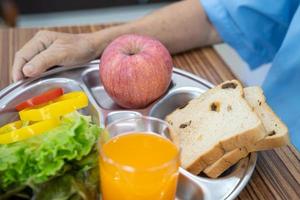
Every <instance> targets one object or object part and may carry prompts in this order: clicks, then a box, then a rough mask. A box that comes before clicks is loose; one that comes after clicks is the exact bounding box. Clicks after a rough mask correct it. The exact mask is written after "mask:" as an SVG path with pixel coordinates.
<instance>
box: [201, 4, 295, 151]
mask: <svg viewBox="0 0 300 200" xmlns="http://www.w3.org/2000/svg"><path fill="white" fill-rule="evenodd" d="M200 1H201V4H202V6H203V8H204V10H205V12H206V14H207V16H208V18H209V19H210V21H211V22H212V24H213V25H214V27H215V28H216V29H217V31H218V33H219V35H220V37H221V38H222V39H223V40H224V42H226V43H228V44H229V45H230V46H232V47H233V48H234V49H235V50H236V51H237V52H238V53H239V55H240V56H241V57H242V58H243V59H244V60H245V61H246V62H247V63H248V64H249V66H250V67H251V69H255V68H257V67H258V66H260V65H261V64H265V63H269V62H271V63H272V67H271V69H270V71H269V73H268V75H267V77H266V80H265V81H264V83H263V89H264V92H265V95H266V97H267V101H268V103H269V104H270V106H271V107H272V108H273V110H274V111H275V112H276V113H277V114H278V115H279V116H280V118H281V119H282V120H283V121H284V122H285V123H286V124H287V126H288V128H289V132H290V139H291V142H292V143H293V144H294V146H295V147H296V148H297V149H298V150H300V2H299V0H276V1H274V0H242V1H241V0H200Z"/></svg>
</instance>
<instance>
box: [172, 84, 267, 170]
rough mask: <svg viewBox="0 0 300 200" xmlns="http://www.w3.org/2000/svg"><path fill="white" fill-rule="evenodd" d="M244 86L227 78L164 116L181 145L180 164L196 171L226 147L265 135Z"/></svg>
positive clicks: (206, 164)
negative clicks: (247, 98) (182, 106)
mask: <svg viewBox="0 0 300 200" xmlns="http://www.w3.org/2000/svg"><path fill="white" fill-rule="evenodd" d="M243 96H244V94H243V87H242V85H241V84H240V83H239V82H238V81H236V80H232V81H227V82H224V83H223V84H221V85H219V86H217V87H215V88H213V89H210V90H208V91H207V92H205V93H204V94H202V95H200V96H199V97H198V98H196V99H193V100H191V101H190V102H189V103H188V104H187V105H186V106H185V107H184V108H179V109H177V110H175V111H174V112H173V113H171V114H170V115H168V116H167V117H166V121H167V122H168V123H169V124H170V125H171V127H172V129H173V132H174V133H173V136H171V137H174V139H178V140H179V142H180V144H179V145H180V148H181V164H182V167H184V168H185V169H187V170H188V171H190V172H191V173H194V174H198V173H200V172H201V171H202V170H204V169H205V168H206V167H207V166H209V165H211V164H213V163H214V162H215V161H217V160H218V159H219V158H221V157H222V156H223V155H224V154H225V152H226V151H231V150H233V149H236V148H238V147H244V146H250V145H251V144H253V143H256V142H257V141H259V140H261V139H262V138H263V137H264V134H265V130H264V128H263V126H262V123H261V120H260V119H259V117H258V116H257V115H256V113H255V112H253V110H252V108H251V107H250V106H249V104H248V103H247V101H246V100H245V99H244V97H243Z"/></svg>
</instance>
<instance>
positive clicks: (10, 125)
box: [0, 120, 23, 134]
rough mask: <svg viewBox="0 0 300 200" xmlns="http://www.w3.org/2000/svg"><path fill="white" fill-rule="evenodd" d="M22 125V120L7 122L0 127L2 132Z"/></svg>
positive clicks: (0, 132)
mask: <svg viewBox="0 0 300 200" xmlns="http://www.w3.org/2000/svg"><path fill="white" fill-rule="evenodd" d="M22 125H23V122H22V121H20V120H19V121H15V122H12V123H9V124H6V125H5V126H2V127H1V128H0V134H2V133H7V132H11V131H14V130H17V129H19V128H21V127H22Z"/></svg>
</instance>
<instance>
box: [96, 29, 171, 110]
mask: <svg viewBox="0 0 300 200" xmlns="http://www.w3.org/2000/svg"><path fill="white" fill-rule="evenodd" d="M99 67H100V79H101V81H102V83H103V86H104V89H105V90H106V92H107V93H108V95H109V96H110V97H111V98H112V99H113V100H114V101H115V102H116V103H117V104H118V105H119V106H121V107H124V108H143V107H145V106H147V105H149V104H150V103H152V102H153V101H155V100H156V99H158V98H159V97H160V96H162V95H163V94H164V93H165V92H166V90H167V89H168V86H169V84H170V82H171V77H172V69H173V63H172V58H171V55H170V53H169V51H168V50H167V49H166V47H165V46H164V45H163V44H162V43H161V42H159V41H158V40H156V39H153V38H151V37H148V36H141V35H133V34H128V35H122V36H120V37H118V38H116V39H115V40H114V41H112V42H111V43H110V44H109V45H108V46H107V47H106V49H105V50H104V52H103V54H102V56H101V61H100V66H99Z"/></svg>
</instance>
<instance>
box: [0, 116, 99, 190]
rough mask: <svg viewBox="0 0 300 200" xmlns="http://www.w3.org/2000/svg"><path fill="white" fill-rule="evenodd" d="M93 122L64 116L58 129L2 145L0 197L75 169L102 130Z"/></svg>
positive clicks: (0, 153)
mask: <svg viewBox="0 0 300 200" xmlns="http://www.w3.org/2000/svg"><path fill="white" fill-rule="evenodd" d="M90 121H91V120H90V118H89V117H86V116H83V115H81V114H79V113H78V112H74V113H72V114H69V115H66V116H64V117H63V119H62V123H61V124H60V126H58V127H57V128H54V129H52V130H50V131H47V132H45V133H43V134H41V135H38V136H36V137H32V138H30V139H27V140H24V141H20V142H16V143H12V144H7V145H0V195H1V194H5V193H6V192H7V191H10V190H14V189H16V188H23V187H24V186H30V187H34V186H36V185H39V184H42V183H45V182H47V181H49V180H51V179H52V178H54V177H57V176H61V175H63V174H64V173H65V172H67V171H69V170H70V169H72V162H76V161H80V160H81V159H83V158H84V157H85V156H86V155H88V154H89V153H90V152H91V150H92V149H93V147H94V146H95V143H96V141H97V139H98V136H99V133H100V129H99V128H98V127H97V126H96V125H93V124H91V123H90ZM84 168H86V169H85V171H87V170H89V168H91V167H89V165H88V164H87V165H85V166H84V167H83V168H82V169H84ZM83 171H84V170H83ZM65 179H66V180H67V178H65ZM65 179H64V181H66V180H65Z"/></svg>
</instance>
